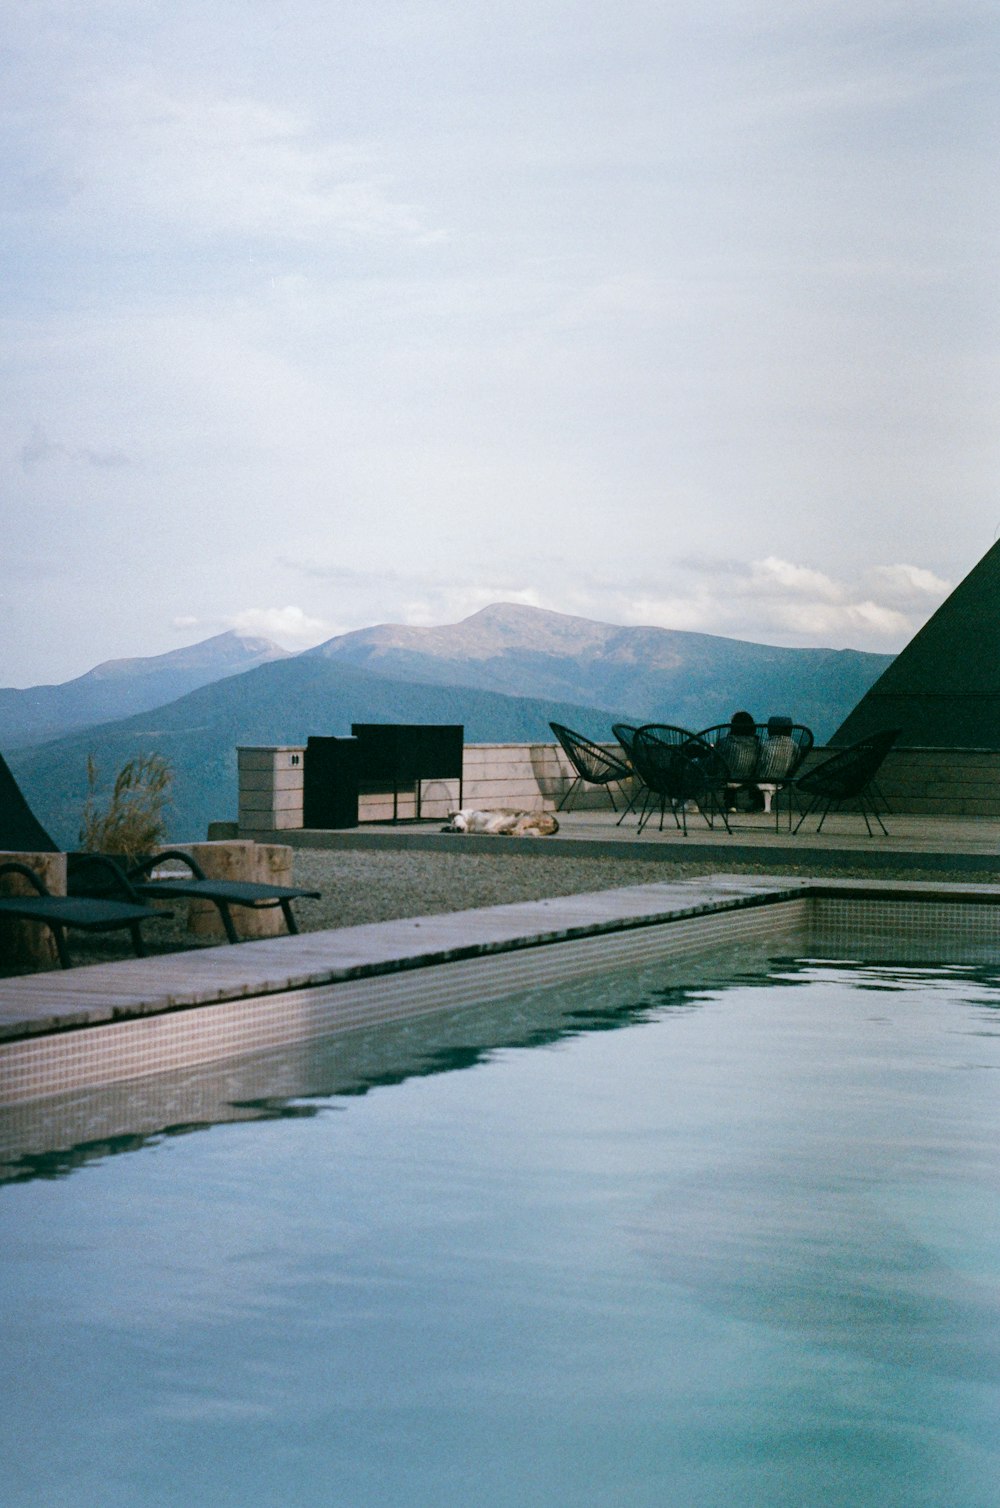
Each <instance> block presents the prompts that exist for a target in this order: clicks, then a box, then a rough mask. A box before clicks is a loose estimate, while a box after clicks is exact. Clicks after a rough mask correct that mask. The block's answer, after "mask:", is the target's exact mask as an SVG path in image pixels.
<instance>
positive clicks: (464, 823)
mask: <svg viewBox="0 0 1000 1508" xmlns="http://www.w3.org/2000/svg"><path fill="white" fill-rule="evenodd" d="M441 831H442V832H443V833H496V834H499V835H500V836H501V837H505V838H506V837H511V838H543V837H547V836H548V835H549V834H551V833H557V832H558V831H559V823H558V822H557V821H556V819H555V817H553V815H552V813H551V812H514V811H498V812H477V811H473V810H471V809H470V808H468V807H466V808H465V810H463V811H460V812H451V813H450V814H449V817H448V821H447V823H446V824H445V826H444V827H442V829H441Z"/></svg>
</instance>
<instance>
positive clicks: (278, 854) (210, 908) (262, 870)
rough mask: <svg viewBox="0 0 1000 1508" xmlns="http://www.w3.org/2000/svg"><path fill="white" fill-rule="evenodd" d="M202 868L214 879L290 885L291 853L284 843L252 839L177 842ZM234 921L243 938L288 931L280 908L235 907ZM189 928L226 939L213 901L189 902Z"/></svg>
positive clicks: (200, 935) (204, 934) (220, 939)
mask: <svg viewBox="0 0 1000 1508" xmlns="http://www.w3.org/2000/svg"><path fill="white" fill-rule="evenodd" d="M171 846H172V847H174V848H179V849H180V850H181V851H182V852H183V853H189V854H190V855H191V857H192V858H193V859H194V860H195V862H196V863H198V864H199V865H200V866H201V868H202V869H203V871H204V873H205V875H206V877H207V878H208V879H212V880H251V881H256V882H258V883H260V884H265V885H291V884H292V883H293V881H292V850H291V849H290V848H289V847H288V846H287V845H286V844H284V843H255V842H254V841H253V840H252V839H248V838H237V839H226V840H225V841H222V842H207V843H175V844H172V845H171ZM233 921H234V923H235V924H236V930H237V932H238V933H239V935H240V937H241V938H257V937H277V936H279V935H280V934H281V933H283V932H284V931H285V919H284V917H283V915H282V913H281V908H280V906H274V907H268V909H267V910H265V911H254V910H251V909H250V908H249V907H247V906H235V907H234V908H233ZM187 929H188V931H189V932H190V933H192V934H193V935H194V936H195V937H205V938H218V939H219V941H220V942H222V941H224V940H225V936H226V933H225V928H224V927H223V925H222V918H221V917H220V916H219V912H218V909H217V908H216V907H215V905H213V903H212V902H211V901H202V900H197V899H195V900H190V901H188V918H187Z"/></svg>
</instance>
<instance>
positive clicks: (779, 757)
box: [756, 717, 814, 832]
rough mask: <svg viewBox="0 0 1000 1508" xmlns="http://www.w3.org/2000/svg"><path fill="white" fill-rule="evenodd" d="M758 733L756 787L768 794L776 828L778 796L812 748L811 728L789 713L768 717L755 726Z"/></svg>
mask: <svg viewBox="0 0 1000 1508" xmlns="http://www.w3.org/2000/svg"><path fill="white" fill-rule="evenodd" d="M757 737H758V739H759V740H760V758H759V760H758V763H757V775H756V782H757V788H758V790H761V791H764V792H765V794H766V795H769V796H770V798H771V805H772V809H773V811H774V828H775V831H776V832H777V830H778V796H779V795H780V794H781V792H782V791H783V790H785V789H786V787H787V786H789V785H791V783H792V781H793V780H794V779H795V776H796V775H797V774H798V772H799V770H800V769H801V767H802V761H803V760H804V759H805V757H806V755H807V754H808V753H809V751H810V749H811V748H812V746H813V742H814V740H813V734H812V729H811V728H807V727H806V726H805V724H804V723H793V722H792V720H791V718H790V717H770V718H768V720H767V722H766V723H765V724H761V725H760V726H758V728H757ZM766 810H767V807H766V805H765V811H766ZM790 819H791V807H789V820H790Z"/></svg>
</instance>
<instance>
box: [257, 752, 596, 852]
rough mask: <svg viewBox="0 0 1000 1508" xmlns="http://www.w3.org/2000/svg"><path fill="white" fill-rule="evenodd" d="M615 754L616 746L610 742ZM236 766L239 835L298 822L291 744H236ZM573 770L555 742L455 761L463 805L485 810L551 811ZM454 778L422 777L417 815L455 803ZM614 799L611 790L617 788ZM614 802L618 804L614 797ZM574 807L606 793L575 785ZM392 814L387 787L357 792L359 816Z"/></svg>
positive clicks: (297, 773)
mask: <svg viewBox="0 0 1000 1508" xmlns="http://www.w3.org/2000/svg"><path fill="white" fill-rule="evenodd" d="M609 747H611V748H612V749H613V750H614V751H615V752H618V753H620V750H618V746H617V744H615V745H610V746H609ZM238 767H239V836H240V837H241V838H253V837H254V836H255V835H257V834H263V833H268V834H269V833H273V832H279V831H283V830H284V831H287V830H290V829H292V828H301V826H302V799H303V775H304V769H305V749H304V747H302V746H298V745H288V744H284V745H280V746H275V747H253V748H241V749H240V750H239V751H238ZM573 778H574V772H573V768H572V766H571V765H570V763H569V760H568V759H567V758H566V756H565V754H564V753H563V751H562V749H561V748H560V747H559V745H558V744H549V743H538V744H466V746H465V751H464V755H463V759H462V804H463V805H464V806H467V807H479V808H482V809H484V810H487V811H491V810H493V809H495V808H496V807H518V808H523V809H524V810H525V811H552V810H554V808H555V807H557V806H558V805H559V802H560V801H561V800H562V799H563V797H564V796H565V794H566V792H567V791H568V790H569V788H570V786H571V785H572V783H573ZM458 797H459V791H458V781H457V780H425V781H423V782H422V783H421V790H420V814H421V816H422V817H424V818H427V819H428V820H431V821H436V820H438V819H440V820H442V821H443V820H444V819H445V818H446V817H447V816H448V813H449V812H452V811H454V810H455V809H456V808H457V806H458ZM616 799H618V798H617V792H616ZM619 804H620V803H619ZM572 807H573V810H580V811H585V810H587V809H588V808H589V809H593V810H610V807H611V803H610V801H609V800H608V796H607V793H606V792H605V791H603V790H601V789H598V788H595V787H584V788H582V789H580V790H578V791H577V792H576V793H575V794H574V796H573V801H572ZM392 814H393V799H392V791H391V790H385V789H383V790H380V791H377V792H371V793H367V792H363V793H362V794H361V796H360V797H359V801H358V820H359V821H360V822H388V821H390V820H391V818H392ZM397 815H398V816H399V818H401V819H405V818H411V817H413V816H415V815H416V792H415V790H414V789H413V788H412V787H411V788H410V789H408V790H404V789H401V790H400V791H399V792H398V799H397Z"/></svg>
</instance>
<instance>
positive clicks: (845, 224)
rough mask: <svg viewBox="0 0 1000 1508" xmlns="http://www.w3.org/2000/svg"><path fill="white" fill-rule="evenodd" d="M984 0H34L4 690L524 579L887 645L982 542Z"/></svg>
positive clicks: (992, 171) (7, 509) (576, 592)
mask: <svg viewBox="0 0 1000 1508" xmlns="http://www.w3.org/2000/svg"><path fill="white" fill-rule="evenodd" d="M998 53H1000V8H998V7H997V5H996V3H995V0H949V3H948V4H947V5H942V4H941V0H863V3H862V0H829V3H825V0H757V3H749V0H747V3H737V0H666V3H664V0H649V3H647V0H618V3H617V4H616V5H615V6H608V5H607V4H605V3H600V4H598V3H593V0H576V3H570V0H530V3H528V0H504V4H503V5H499V4H486V3H483V0H462V3H458V0H398V3H397V0H364V3H359V0H338V3H337V4H336V5H331V4H330V3H329V0H282V3H281V4H278V3H276V0H239V3H235V0H213V4H212V5H211V6H206V5H205V4H204V0H129V3H125V0H33V3H32V4H31V5H23V4H19V3H16V0H6V3H5V4H3V46H2V50H0V182H2V183H3V185H4V188H3V193H2V197H0V222H2V223H0V375H2V382H3V391H4V401H3V403H2V404H0V478H2V486H0V623H2V625H3V628H2V637H0V651H2V652H0V684H3V685H11V686H28V685H33V684H38V683H42V682H51V681H63V680H66V679H69V678H71V677H72V676H75V675H78V674H81V673H83V672H84V671H86V670H87V669H89V668H90V667H91V666H93V665H95V664H97V663H99V662H100V661H102V660H105V659H109V658H116V657H121V656H128V655H154V654H162V653H166V652H168V651H170V650H173V649H177V648H180V647H181V646H182V645H185V644H190V643H195V642H197V641H198V640H200V639H205V638H207V637H209V636H210V635H212V634H216V633H220V632H222V631H224V630H226V629H231V628H236V629H239V630H242V631H244V632H250V633H259V634H263V635H265V636H267V637H269V638H273V639H275V640H276V641H277V642H279V643H281V644H283V645H284V646H285V647H286V648H289V649H301V648H305V647H307V646H309V645H310V644H315V643H318V642H321V641H322V640H324V639H327V638H330V637H332V636H333V635H335V634H338V633H343V632H346V631H348V630H350V629H354V628H362V627H367V626H369V625H371V624H375V623H380V622H405V623H412V624H436V623H448V622H455V621H458V620H459V619H461V618H463V617H465V616H467V615H468V614H469V613H472V612H475V611H476V610H477V609H478V608H480V607H483V606H485V605H486V604H487V603H490V602H494V601H511V602H522V603H528V604H532V605H535V606H538V607H543V608H548V609H552V610H555V611H558V612H565V613H574V614H578V615H581V616H583V617H588V618H596V619H600V620H602V621H604V622H611V623H622V624H655V625H659V626H661V627H665V628H680V629H694V630H698V631H701V632H707V633H715V634H724V635H731V636H733V637H736V638H745V639H753V640H756V641H758V642H764V643H772V644H787V645H824V646H832V647H836V648H840V647H845V646H846V647H852V648H857V649H870V650H879V651H895V650H898V649H900V648H901V647H902V646H903V645H904V644H905V643H906V642H907V641H908V639H909V638H910V637H911V636H912V634H913V633H914V632H915V631H916V629H917V628H918V627H919V626H920V625H921V623H923V622H924V621H925V620H926V618H927V617H928V616H929V615H930V613H931V612H932V611H933V610H934V609H935V608H936V607H937V606H938V604H939V603H940V602H941V601H942V600H943V598H944V597H945V596H946V595H947V593H948V591H949V590H950V588H951V587H952V586H953V585H954V584H955V583H956V582H957V581H958V580H960V579H961V577H962V576H964V575H965V574H966V573H967V572H968V571H969V570H970V569H971V568H972V567H973V566H974V565H975V563H976V562H977V561H978V560H979V559H980V557H981V556H982V555H983V554H984V553H985V551H986V550H987V549H988V548H989V547H990V546H991V545H992V544H993V543H994V541H995V540H996V539H997V537H998V535H1000V494H998V492H997V488H996V486H995V479H996V477H997V475H998V474H1000V466H998V462H1000V444H998V439H1000V428H998V416H1000V404H998V399H1000V369H998V367H1000V362H998V351H1000V345H998V340H997V335H998V288H997V268H998V267H1000V223H998V213H1000V196H998V195H997V192H996V164H997V161H998V156H1000V154H998V146H1000V85H998V83H997V80H998V78H1000V57H998Z"/></svg>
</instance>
